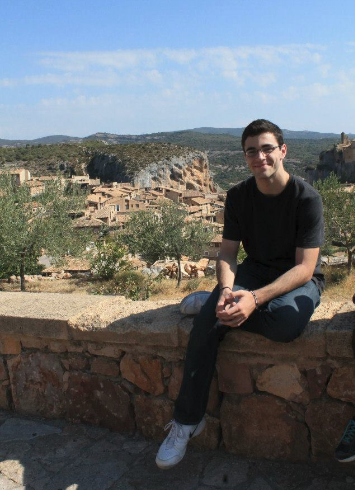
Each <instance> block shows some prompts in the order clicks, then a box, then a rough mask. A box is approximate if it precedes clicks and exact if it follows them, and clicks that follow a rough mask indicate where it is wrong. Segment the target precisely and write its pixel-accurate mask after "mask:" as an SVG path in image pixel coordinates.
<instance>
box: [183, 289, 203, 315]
mask: <svg viewBox="0 0 355 490" xmlns="http://www.w3.org/2000/svg"><path fill="white" fill-rule="evenodd" d="M210 296H211V293H210V291H195V292H194V293H190V294H189V295H188V296H186V297H185V298H184V299H183V300H182V301H181V303H180V312H181V313H182V314H183V315H197V313H200V310H201V308H202V306H203V305H204V304H205V303H206V301H207V300H208V298H209V297H210Z"/></svg>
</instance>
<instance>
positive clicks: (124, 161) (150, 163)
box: [87, 144, 215, 192]
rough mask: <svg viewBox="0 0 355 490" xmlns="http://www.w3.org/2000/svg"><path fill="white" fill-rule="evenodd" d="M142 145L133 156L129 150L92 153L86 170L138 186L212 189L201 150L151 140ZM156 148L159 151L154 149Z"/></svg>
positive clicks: (91, 173)
mask: <svg viewBox="0 0 355 490" xmlns="http://www.w3.org/2000/svg"><path fill="white" fill-rule="evenodd" d="M117 146H119V145H117ZM122 146H126V145H122ZM129 146H130V145H129ZM134 146H135V148H137V147H139V145H134ZM144 147H145V148H144V149H142V151H141V152H140V153H136V154H135V156H134V157H133V156H132V154H130V155H128V156H127V155H126V156H124V155H122V154H120V155H118V154H116V153H115V154H113V153H110V152H101V153H95V154H94V155H93V157H92V158H91V160H90V162H89V164H88V166H87V171H88V173H89V175H90V177H91V178H95V177H99V178H100V179H101V180H102V181H106V182H107V181H111V182H114V181H116V182H130V183H132V184H134V185H135V186H138V187H141V188H143V187H160V186H165V187H171V188H174V189H180V190H185V189H187V190H189V189H191V190H199V191H203V192H211V191H214V190H215V185H214V183H213V180H212V177H211V175H210V172H209V163H208V157H207V154H206V153H205V152H202V151H197V150H193V149H189V148H183V147H179V146H177V145H157V144H153V145H144ZM147 147H148V148H147ZM159 148H160V150H161V151H158V149H159ZM167 149H168V151H166V150H167Z"/></svg>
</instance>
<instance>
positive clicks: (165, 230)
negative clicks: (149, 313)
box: [126, 202, 212, 286]
mask: <svg viewBox="0 0 355 490" xmlns="http://www.w3.org/2000/svg"><path fill="white" fill-rule="evenodd" d="M211 238H212V231H211V230H210V229H208V228H207V229H206V225H204V224H203V223H202V222H200V221H189V220H188V213H187V211H186V210H185V209H184V208H182V207H180V206H179V205H178V204H176V203H174V202H171V203H170V202H166V203H164V204H162V206H161V208H160V210H159V211H158V212H156V211H151V210H149V211H138V212H137V213H133V214H132V216H131V218H130V220H129V222H128V225H127V235H126V242H127V246H128V248H129V250H130V252H132V253H133V254H140V255H141V257H142V258H143V260H146V261H147V262H149V263H154V262H155V261H156V260H159V259H167V258H170V259H175V260H176V261H177V263H178V286H179V285H180V282H181V278H182V272H181V260H182V256H183V255H187V256H188V257H190V258H192V259H194V258H200V257H201V253H202V250H203V248H204V246H205V245H206V244H208V243H209V242H210V241H211Z"/></svg>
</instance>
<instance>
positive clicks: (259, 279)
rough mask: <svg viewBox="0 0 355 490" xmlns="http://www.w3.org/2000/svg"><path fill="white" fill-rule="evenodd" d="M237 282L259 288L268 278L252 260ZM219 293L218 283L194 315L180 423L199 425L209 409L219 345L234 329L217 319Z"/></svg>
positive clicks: (179, 402)
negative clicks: (209, 396) (211, 385)
mask: <svg viewBox="0 0 355 490" xmlns="http://www.w3.org/2000/svg"><path fill="white" fill-rule="evenodd" d="M263 272H264V271H262V273H263ZM235 282H236V284H237V285H236V286H235V288H237V289H257V288H259V287H262V286H264V285H265V284H267V280H266V279H265V278H264V277H263V275H262V274H260V268H259V267H255V265H254V264H250V263H243V264H240V265H238V269H237V275H236V278H235ZM233 289H234V288H233ZM219 294H220V292H219V287H218V286H216V287H215V289H214V290H213V291H212V293H211V296H210V297H209V298H208V300H207V302H206V303H205V304H204V305H203V307H202V309H201V311H200V313H199V314H198V315H196V317H195V318H194V324H193V325H194V326H193V329H192V330H191V333H190V340H189V344H188V347H187V351H186V360H185V369H184V376H183V380H182V383H181V387H180V392H179V396H178V398H177V400H176V402H175V411H174V419H175V420H176V421H177V422H179V423H180V424H188V425H192V424H198V423H199V422H200V420H201V419H202V417H203V416H204V414H205V411H206V406H207V402H208V395H209V390H210V384H211V381H212V377H213V374H214V369H215V364H216V358H217V351H218V346H219V343H220V341H221V340H222V339H223V338H224V336H225V334H226V333H227V332H228V331H229V330H230V327H227V326H225V325H221V324H220V323H219V322H218V321H217V320H218V319H217V317H216V312H215V309H216V305H217V301H218V298H219Z"/></svg>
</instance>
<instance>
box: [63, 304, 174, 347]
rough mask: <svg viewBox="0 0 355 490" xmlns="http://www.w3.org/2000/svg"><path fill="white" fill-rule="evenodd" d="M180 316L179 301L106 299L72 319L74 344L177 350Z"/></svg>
mask: <svg viewBox="0 0 355 490" xmlns="http://www.w3.org/2000/svg"><path fill="white" fill-rule="evenodd" d="M180 317H181V316H180V312H179V308H178V305H177V304H176V301H169V300H164V301H154V302H151V301H124V300H122V299H119V298H112V297H111V298H110V299H105V301H103V302H102V303H101V304H100V305H95V307H93V308H91V309H88V310H86V311H85V312H84V313H83V314H81V315H79V316H77V317H75V318H71V319H70V321H69V326H70V330H71V336H72V339H73V340H91V341H93V342H94V341H97V342H113V343H118V344H138V345H146V346H161V347H163V346H164V347H177V346H178V332H177V324H178V322H179V320H180Z"/></svg>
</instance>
